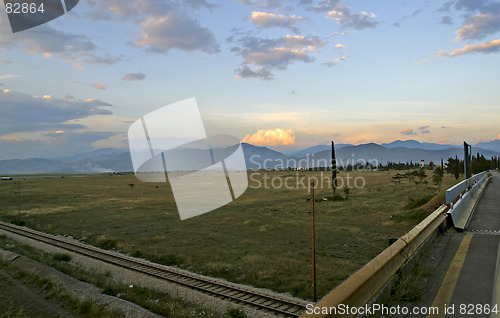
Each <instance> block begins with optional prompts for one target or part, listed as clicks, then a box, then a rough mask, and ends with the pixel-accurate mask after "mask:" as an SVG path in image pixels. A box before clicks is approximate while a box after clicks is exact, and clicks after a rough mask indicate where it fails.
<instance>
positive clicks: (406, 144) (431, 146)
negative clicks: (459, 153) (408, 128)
mask: <svg viewBox="0 0 500 318" xmlns="http://www.w3.org/2000/svg"><path fill="white" fill-rule="evenodd" d="M381 146H383V147H386V148H389V149H393V148H399V147H403V148H410V149H416V148H418V149H424V150H443V149H448V148H460V147H462V146H455V145H441V144H435V143H431V142H419V141H416V140H411V139H410V140H395V141H393V142H390V143H386V144H381Z"/></svg>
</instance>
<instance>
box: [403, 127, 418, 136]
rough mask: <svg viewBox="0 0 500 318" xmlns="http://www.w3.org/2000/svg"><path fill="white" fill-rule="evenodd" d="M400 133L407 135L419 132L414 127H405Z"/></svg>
mask: <svg viewBox="0 0 500 318" xmlns="http://www.w3.org/2000/svg"><path fill="white" fill-rule="evenodd" d="M399 133H400V134H402V135H406V136H410V135H416V134H417V133H416V132H415V131H414V130H413V129H410V128H406V129H403V130H401V131H400V132H399Z"/></svg>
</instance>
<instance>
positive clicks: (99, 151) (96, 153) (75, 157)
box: [49, 148, 128, 162]
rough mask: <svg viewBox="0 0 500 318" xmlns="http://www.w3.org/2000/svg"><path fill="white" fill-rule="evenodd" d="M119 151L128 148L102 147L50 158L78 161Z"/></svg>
mask: <svg viewBox="0 0 500 318" xmlns="http://www.w3.org/2000/svg"><path fill="white" fill-rule="evenodd" d="M118 151H121V152H125V151H126V152H127V153H128V150H124V149H114V148H102V149H97V150H94V151H89V152H82V153H77V154H75V155H72V156H64V157H56V158H49V159H51V160H55V161H62V162H77V161H79V160H85V159H88V158H92V157H96V156H100V155H109V154H112V153H116V152H118Z"/></svg>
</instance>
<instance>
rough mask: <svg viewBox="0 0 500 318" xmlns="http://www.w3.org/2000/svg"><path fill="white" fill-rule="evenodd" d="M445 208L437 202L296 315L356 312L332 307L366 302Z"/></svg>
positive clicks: (443, 216)
mask: <svg viewBox="0 0 500 318" xmlns="http://www.w3.org/2000/svg"><path fill="white" fill-rule="evenodd" d="M447 209H448V207H447V206H446V205H441V206H440V207H439V208H438V209H437V210H436V211H434V212H433V213H432V214H431V215H429V216H428V217H427V218H426V219H425V220H423V221H422V222H420V223H419V224H418V225H416V226H415V227H414V228H413V229H412V230H411V231H410V232H408V233H407V234H406V235H404V236H402V237H401V238H399V239H398V240H397V241H396V242H395V243H393V244H392V245H391V246H389V247H388V248H386V249H385V250H384V251H383V252H382V253H380V254H379V255H378V256H376V257H375V258H374V259H373V260H371V261H370V262H369V263H368V264H366V265H365V266H364V267H362V268H361V269H360V270H358V271H357V272H356V273H354V274H353V275H351V276H350V277H349V278H348V279H347V280H346V281H344V282H343V283H342V284H341V285H340V286H338V287H337V288H335V289H334V290H333V291H332V292H331V293H330V294H328V295H326V296H325V297H324V298H323V299H322V300H321V301H320V302H318V303H317V304H316V305H315V306H314V307H312V308H309V307H308V308H307V310H306V312H305V313H304V314H302V315H301V316H300V317H301V318H306V317H307V318H309V317H318V318H319V317H340V316H342V317H354V316H356V314H352V315H336V314H335V313H334V312H333V308H339V306H340V305H342V306H349V307H361V306H364V305H366V304H367V303H369V302H370V300H371V299H372V298H373V297H374V296H375V295H376V294H377V293H378V292H379V291H380V290H381V289H382V288H383V287H384V286H385V285H386V284H387V282H388V281H389V280H390V279H391V278H392V277H393V276H394V274H396V273H397V271H398V270H399V269H400V268H401V267H402V266H403V265H404V264H405V263H406V262H407V261H408V260H409V259H410V258H411V257H412V256H413V255H414V254H415V253H416V252H417V250H418V249H419V248H420V247H421V246H422V244H423V243H424V242H425V241H426V240H427V239H428V238H429V237H430V236H431V234H432V233H434V231H436V230H437V229H438V227H439V226H440V225H441V224H443V222H445V220H446V211H447ZM325 308H326V312H325Z"/></svg>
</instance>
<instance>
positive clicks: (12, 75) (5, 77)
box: [0, 74, 20, 80]
mask: <svg viewBox="0 0 500 318" xmlns="http://www.w3.org/2000/svg"><path fill="white" fill-rule="evenodd" d="M16 77H20V75H17V74H2V75H0V80H4V79H10V78H16Z"/></svg>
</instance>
